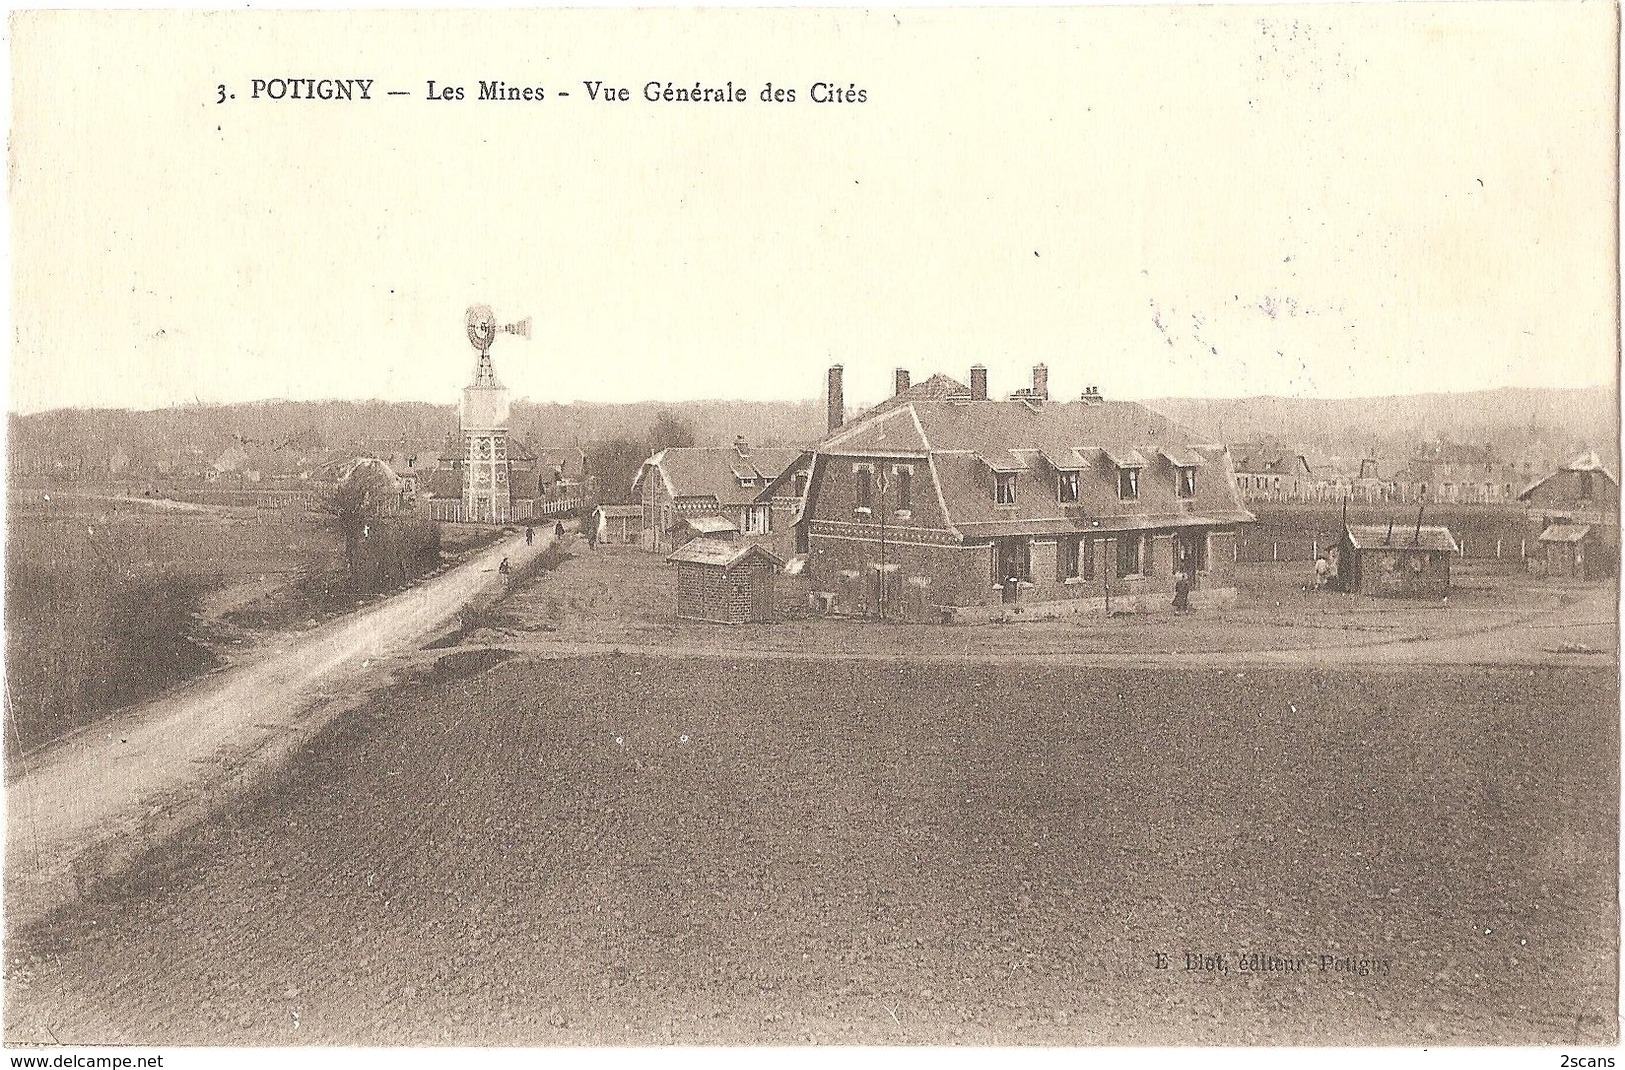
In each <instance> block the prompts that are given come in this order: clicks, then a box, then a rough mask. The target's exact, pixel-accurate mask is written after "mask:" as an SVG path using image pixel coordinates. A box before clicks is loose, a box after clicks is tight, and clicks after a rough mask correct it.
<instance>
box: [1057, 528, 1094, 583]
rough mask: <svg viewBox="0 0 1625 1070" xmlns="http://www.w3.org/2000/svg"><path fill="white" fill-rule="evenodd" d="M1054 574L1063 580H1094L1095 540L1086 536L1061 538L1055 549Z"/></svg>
mask: <svg viewBox="0 0 1625 1070" xmlns="http://www.w3.org/2000/svg"><path fill="white" fill-rule="evenodd" d="M1055 552H1056V562H1057V567H1056V572H1057V573H1058V574H1059V576H1060V578H1061V579H1062V580H1063V581H1065V580H1092V579H1094V578H1095V540H1094V539H1091V538H1089V537H1088V536H1078V535H1073V536H1070V537H1067V536H1063V537H1062V538H1061V542H1060V544H1059V545H1058V546H1057V547H1056V551H1055Z"/></svg>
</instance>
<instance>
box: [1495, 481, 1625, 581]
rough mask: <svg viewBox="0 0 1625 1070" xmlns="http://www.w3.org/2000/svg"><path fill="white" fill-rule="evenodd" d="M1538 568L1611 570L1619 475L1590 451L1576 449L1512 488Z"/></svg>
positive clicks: (1587, 572) (1563, 572) (1578, 575)
mask: <svg viewBox="0 0 1625 1070" xmlns="http://www.w3.org/2000/svg"><path fill="white" fill-rule="evenodd" d="M1518 500H1519V501H1521V502H1523V504H1524V508H1525V510H1526V515H1527V517H1528V526H1529V531H1530V533H1531V534H1533V535H1534V538H1535V541H1536V543H1537V545H1538V546H1539V549H1540V554H1539V561H1540V564H1541V568H1542V569H1543V571H1544V572H1545V573H1546V574H1547V575H1549V576H1553V577H1569V578H1575V579H1594V578H1597V577H1601V576H1611V575H1613V574H1614V571H1615V569H1617V568H1618V565H1619V480H1618V479H1617V478H1615V476H1614V474H1613V473H1612V472H1610V471H1609V470H1608V469H1607V468H1606V467H1605V466H1604V465H1603V463H1602V460H1601V458H1599V457H1598V456H1597V454H1596V453H1595V452H1589V453H1584V454H1581V455H1580V456H1579V457H1576V458H1574V459H1573V460H1572V461H1570V462H1568V463H1567V464H1565V465H1563V466H1562V467H1560V468H1558V469H1557V470H1556V471H1555V472H1552V473H1551V474H1550V475H1547V476H1545V477H1544V478H1542V479H1539V480H1537V481H1535V482H1534V483H1532V484H1530V485H1529V486H1528V487H1526V488H1524V489H1523V490H1522V491H1521V492H1520V493H1519V494H1518Z"/></svg>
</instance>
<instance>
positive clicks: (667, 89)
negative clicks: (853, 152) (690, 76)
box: [214, 77, 869, 106]
mask: <svg viewBox="0 0 1625 1070" xmlns="http://www.w3.org/2000/svg"><path fill="white" fill-rule="evenodd" d="M572 84H577V83H572ZM578 84H579V86H580V88H579V89H549V88H547V87H546V86H545V85H538V84H521V83H518V82H510V81H507V80H504V79H500V78H499V79H495V80H489V81H488V80H485V79H480V80H478V81H476V82H475V83H474V84H473V85H467V84H460V83H454V82H446V81H442V80H440V79H436V78H431V79H426V80H425V81H424V86H423V89H422V90H412V89H404V88H383V89H380V88H379V83H378V81H377V80H376V79H373V78H303V77H280V78H251V79H249V92H248V99H249V100H254V101H271V102H277V103H282V102H294V101H298V102H310V103H318V104H321V103H329V104H350V103H357V102H367V101H374V100H378V99H380V98H383V97H395V98H408V99H421V100H432V101H453V102H456V101H465V102H478V101H492V102H497V101H520V102H526V103H540V102H542V101H546V100H567V99H575V100H581V101H584V102H587V103H591V104H605V105H610V106H614V105H618V104H636V103H639V102H642V103H647V104H748V103H751V102H760V103H763V104H795V103H798V102H800V101H811V102H812V103H814V104H866V103H868V101H869V90H868V89H867V88H865V87H864V86H862V85H859V84H858V83H857V82H853V81H847V82H837V81H817V82H812V83H810V84H806V85H799V86H796V85H784V84H781V83H777V82H765V83H762V84H761V85H756V84H748V85H747V84H745V83H743V82H734V81H726V82H703V81H695V82H675V81H671V80H669V79H655V80H653V81H646V82H642V83H637V84H626V85H617V84H614V83H611V82H606V81H603V80H602V79H588V80H583V81H581V82H580V83H578ZM214 91H215V100H214V102H215V103H216V104H225V103H227V102H229V101H234V100H236V99H237V92H236V90H235V89H234V88H232V86H231V85H230V84H228V83H226V82H221V83H219V84H218V85H216V86H215V87H214Z"/></svg>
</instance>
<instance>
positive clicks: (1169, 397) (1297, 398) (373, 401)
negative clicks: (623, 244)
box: [7, 381, 1619, 418]
mask: <svg viewBox="0 0 1625 1070" xmlns="http://www.w3.org/2000/svg"><path fill="white" fill-rule="evenodd" d="M1598 390H1603V391H1609V392H1612V393H1614V394H1616V395H1617V394H1618V391H1619V384H1618V382H1617V381H1616V382H1612V383H1592V384H1589V385H1584V386H1493V387H1482V388H1479V389H1476V390H1424V391H1416V392H1409V393H1392V394H1352V395H1340V396H1325V397H1322V396H1314V395H1302V394H1240V395H1228V396H1223V397H1203V396H1199V395H1190V394H1159V395H1155V396H1140V397H1129V396H1122V397H1120V398H1119V400H1122V401H1134V402H1140V403H1151V402H1158V401H1178V402H1209V403H1225V402H1241V401H1293V402H1323V403H1332V402H1347V401H1390V400H1393V399H1395V398H1441V397H1467V396H1471V395H1475V394H1502V393H1511V392H1514V391H1527V392H1537V391H1538V392H1546V393H1562V392H1570V393H1573V392H1589V391H1598ZM891 396H892V395H885V396H883V397H880V398H879V399H878V400H874V401H870V402H862V403H860V402H856V401H852V402H848V407H849V408H850V407H852V406H853V405H857V407H858V408H860V409H861V408H866V407H870V406H873V405H878V404H880V403H881V402H884V401H886V400H887V399H888V398H889V397H891ZM1107 396H1108V397H1109V396H1110V395H1109V394H1108V395H1107ZM989 400H993V401H1002V400H1005V399H1004V398H998V397H994V398H990V399H989ZM1050 400H1052V401H1061V402H1062V403H1065V402H1067V401H1074V400H1077V399H1075V398H1065V399H1058V398H1054V397H1053V396H1052V397H1051V398H1050ZM823 403H824V398H823V396H822V395H818V396H814V397H810V398H809V397H803V398H738V397H735V398H727V397H714V398H684V399H680V400H673V399H669V398H642V399H638V400H635V401H597V400H592V399H586V398H572V399H570V400H568V401H558V400H551V399H536V398H531V397H529V396H524V397H519V398H515V399H514V401H513V404H516V405H537V406H545V405H556V406H560V407H566V408H567V407H571V406H576V405H580V406H584V407H632V406H638V405H669V406H677V405H715V404H724V405H822V404H823ZM249 405H428V406H431V407H434V408H450V409H455V408H456V407H457V402H456V400H450V401H428V400H425V399H422V398H381V397H370V398H353V397H351V398H343V397H326V398H287V397H271V398H246V399H242V400H238V401H203V400H201V399H193V400H190V401H175V402H170V403H169V404H167V405H152V406H108V405H56V406H50V407H46V408H39V409H28V410H18V409H8V410H7V415H8V416H11V417H16V418H26V417H30V416H42V415H47V414H51V413H60V412H128V413H148V412H169V411H173V410H176V409H196V410H204V409H226V408H233V407H238V406H249Z"/></svg>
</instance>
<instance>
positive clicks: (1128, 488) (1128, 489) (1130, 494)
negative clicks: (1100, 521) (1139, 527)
mask: <svg viewBox="0 0 1625 1070" xmlns="http://www.w3.org/2000/svg"><path fill="white" fill-rule="evenodd" d="M1117 497H1118V498H1119V499H1120V500H1122V501H1125V502H1135V501H1139V500H1140V470H1139V469H1138V468H1119V469H1118V470H1117Z"/></svg>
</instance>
